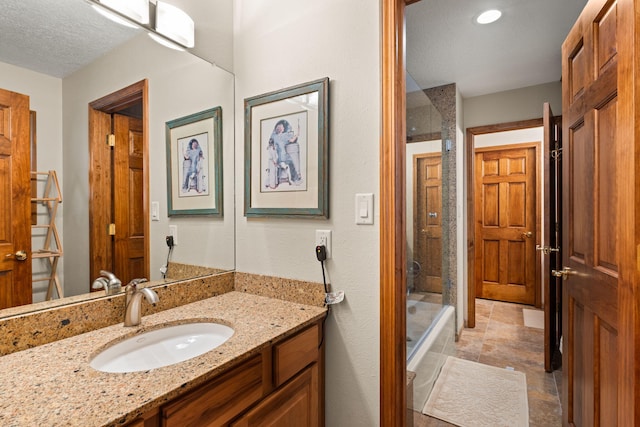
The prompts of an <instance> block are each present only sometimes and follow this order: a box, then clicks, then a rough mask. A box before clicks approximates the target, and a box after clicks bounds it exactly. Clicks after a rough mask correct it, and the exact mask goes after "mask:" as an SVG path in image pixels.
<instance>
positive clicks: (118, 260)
mask: <svg viewBox="0 0 640 427" xmlns="http://www.w3.org/2000/svg"><path fill="white" fill-rule="evenodd" d="M113 133H114V135H115V140H116V144H115V147H114V168H113V179H114V183H113V188H114V190H113V191H114V195H113V207H114V222H115V224H116V235H115V252H114V260H115V267H114V269H115V270H116V271H117V276H118V277H119V278H120V280H122V282H123V283H127V282H129V281H130V280H132V279H135V278H140V277H149V268H148V264H149V263H148V261H147V259H146V256H147V254H146V251H145V247H146V243H145V239H147V233H146V232H145V223H146V221H145V218H146V209H145V205H144V194H143V189H144V147H143V145H144V144H143V141H144V138H143V128H142V120H140V119H138V118H134V117H128V116H124V115H121V114H114V115H113Z"/></svg>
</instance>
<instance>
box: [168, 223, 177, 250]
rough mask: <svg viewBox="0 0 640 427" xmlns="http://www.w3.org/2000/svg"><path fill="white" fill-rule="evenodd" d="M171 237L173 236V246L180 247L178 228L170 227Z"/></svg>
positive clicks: (175, 226)
mask: <svg viewBox="0 0 640 427" xmlns="http://www.w3.org/2000/svg"><path fill="white" fill-rule="evenodd" d="M169 236H173V244H174V245H175V246H178V226H177V225H170V226H169Z"/></svg>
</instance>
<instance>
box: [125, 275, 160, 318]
mask: <svg viewBox="0 0 640 427" xmlns="http://www.w3.org/2000/svg"><path fill="white" fill-rule="evenodd" d="M146 281H147V279H133V280H132V281H131V282H129V284H128V285H127V286H126V287H125V292H126V294H127V299H126V306H125V307H126V308H125V312H124V326H137V325H139V324H140V322H141V321H142V297H144V298H145V299H146V300H147V302H149V303H150V304H153V305H156V304H157V303H158V301H160V298H158V294H157V293H155V291H154V290H152V289H149V288H141V289H138V284H139V283H142V282H146Z"/></svg>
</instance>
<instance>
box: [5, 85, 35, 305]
mask: <svg viewBox="0 0 640 427" xmlns="http://www.w3.org/2000/svg"><path fill="white" fill-rule="evenodd" d="M30 161H31V160H30V139H29V97H28V96H26V95H22V94H19V93H16V92H10V91H7V90H2V89H0V206H2V207H1V208H0V309H2V308H7V307H14V306H18V305H24V304H30V303H31V301H32V290H31V173H30V170H29V165H30Z"/></svg>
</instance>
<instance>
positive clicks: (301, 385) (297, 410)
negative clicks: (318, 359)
mask: <svg viewBox="0 0 640 427" xmlns="http://www.w3.org/2000/svg"><path fill="white" fill-rule="evenodd" d="M318 425H319V406H318V365H317V364H316V363H314V364H313V365H311V366H310V367H308V368H307V369H305V370H304V371H303V372H302V373H301V374H300V375H298V376H297V377H295V378H294V379H293V380H291V381H290V382H289V383H287V384H286V385H284V386H283V387H282V388H280V389H278V390H276V391H275V392H274V393H272V394H271V395H270V396H269V397H267V398H266V399H264V400H263V401H262V402H260V403H259V404H258V405H257V406H256V407H255V408H253V409H252V410H250V411H249V412H248V413H246V414H245V415H244V416H242V417H241V418H240V419H238V420H237V421H236V422H234V423H233V424H231V427H251V426H261V427H267V426H268V427H301V426H308V427H317V426H318Z"/></svg>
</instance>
